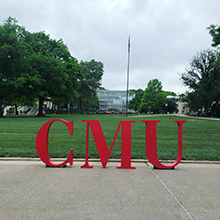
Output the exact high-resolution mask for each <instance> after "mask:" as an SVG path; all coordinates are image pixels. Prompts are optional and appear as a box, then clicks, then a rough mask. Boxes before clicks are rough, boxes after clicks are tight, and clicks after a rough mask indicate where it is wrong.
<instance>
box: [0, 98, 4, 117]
mask: <svg viewBox="0 0 220 220" xmlns="http://www.w3.org/2000/svg"><path fill="white" fill-rule="evenodd" d="M2 103H3V98H2V97H1V96H0V117H3V112H2Z"/></svg>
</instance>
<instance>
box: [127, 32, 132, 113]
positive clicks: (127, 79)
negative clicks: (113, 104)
mask: <svg viewBox="0 0 220 220" xmlns="http://www.w3.org/2000/svg"><path fill="white" fill-rule="evenodd" d="M130 47H131V45H130V36H129V37H128V67H127V92H126V93H127V94H126V117H127V116H128V93H129V91H128V90H129V66H130Z"/></svg>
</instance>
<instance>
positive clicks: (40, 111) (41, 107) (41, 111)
mask: <svg viewBox="0 0 220 220" xmlns="http://www.w3.org/2000/svg"><path fill="white" fill-rule="evenodd" d="M43 103H44V97H42V96H40V97H39V107H38V115H37V116H40V117H41V116H44V114H43Z"/></svg>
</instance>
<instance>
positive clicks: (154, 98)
mask: <svg viewBox="0 0 220 220" xmlns="http://www.w3.org/2000/svg"><path fill="white" fill-rule="evenodd" d="M162 88H163V86H162V83H161V82H160V81H159V80H158V79H153V80H150V81H149V82H148V84H147V88H146V89H145V91H144V95H143V98H142V100H141V106H140V109H141V111H142V112H148V110H150V111H153V112H154V113H160V112H161V111H162V109H163V105H164V104H165V98H166V97H165V94H164V93H163V91H162Z"/></svg>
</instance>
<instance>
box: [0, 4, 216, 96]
mask: <svg viewBox="0 0 220 220" xmlns="http://www.w3.org/2000/svg"><path fill="white" fill-rule="evenodd" d="M8 16H12V17H15V18H16V19H17V20H18V23H19V25H22V26H25V27H26V29H27V30H29V31H30V32H38V31H43V30H44V31H45V32H46V33H47V34H50V36H51V38H54V39H60V38H62V39H63V41H64V43H65V44H67V46H68V48H69V50H70V52H71V54H72V56H74V57H75V58H77V60H78V61H79V62H80V61H81V60H84V61H90V60H91V59H95V60H97V61H101V62H103V63H104V70H105V73H104V76H103V80H102V85H103V86H104V87H105V88H106V89H109V90H126V82H127V79H126V75H127V61H128V36H129V35H130V36H131V50H130V51H131V53H130V84H129V88H130V89H138V88H142V89H145V88H146V86H147V83H148V82H149V80H151V79H154V78H157V79H159V80H160V81H161V82H162V85H163V89H164V90H166V91H174V92H176V93H182V92H184V91H185V90H186V89H187V88H185V87H184V86H183V84H182V82H181V81H180V79H179V78H180V76H179V74H178V73H181V72H183V71H184V69H185V68H186V67H187V66H188V65H189V62H190V61H191V60H192V58H193V56H194V55H196V53H197V52H199V51H202V50H205V49H208V48H210V47H211V36H210V35H209V33H208V31H207V30H206V28H207V27H208V26H209V25H211V24H220V1H219V0H32V1H30V0H0V23H2V22H3V21H4V19H6V18H7V17H8Z"/></svg>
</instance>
